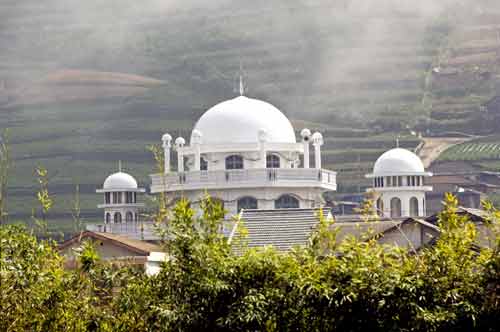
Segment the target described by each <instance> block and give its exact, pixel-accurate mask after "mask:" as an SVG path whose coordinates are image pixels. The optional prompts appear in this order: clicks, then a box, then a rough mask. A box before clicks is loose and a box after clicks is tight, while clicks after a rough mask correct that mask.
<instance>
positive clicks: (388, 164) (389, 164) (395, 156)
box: [373, 148, 425, 176]
mask: <svg viewBox="0 0 500 332" xmlns="http://www.w3.org/2000/svg"><path fill="white" fill-rule="evenodd" d="M420 173H422V175H423V173H425V169H424V164H422V160H420V158H419V157H418V156H417V155H416V154H415V153H413V152H411V151H409V150H406V149H402V148H395V149H391V150H389V151H386V152H385V153H383V154H382V155H381V156H380V157H379V158H378V159H377V161H376V162H375V166H374V167H373V175H375V176H384V175H406V174H408V175H411V174H415V175H418V174H420Z"/></svg>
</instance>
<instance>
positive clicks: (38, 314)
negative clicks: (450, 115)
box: [0, 196, 500, 331]
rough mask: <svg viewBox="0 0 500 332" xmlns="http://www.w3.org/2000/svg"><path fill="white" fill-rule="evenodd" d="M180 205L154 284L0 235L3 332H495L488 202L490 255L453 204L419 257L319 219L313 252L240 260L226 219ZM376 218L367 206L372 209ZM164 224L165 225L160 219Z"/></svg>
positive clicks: (495, 219)
mask: <svg viewBox="0 0 500 332" xmlns="http://www.w3.org/2000/svg"><path fill="white" fill-rule="evenodd" d="M200 204H201V207H202V209H203V213H202V215H201V216H199V217H198V216H196V215H195V212H194V211H193V210H192V209H191V208H190V204H189V202H188V201H186V200H184V199H182V200H180V201H179V202H178V203H177V205H176V206H175V207H174V209H173V211H171V216H170V217H169V218H168V225H164V226H168V227H167V228H166V229H167V234H166V237H165V241H166V242H165V250H166V252H167V256H168V257H169V259H168V260H167V261H166V262H164V263H163V268H162V270H161V271H160V273H159V274H158V275H156V276H153V277H147V276H146V275H145V274H143V273H140V272H137V271H132V270H129V269H124V268H119V267H111V266H109V265H107V264H105V263H104V262H101V261H100V260H99V258H98V255H97V254H96V252H95V249H94V248H93V246H92V244H91V243H83V244H82V247H81V249H80V255H79V264H78V267H77V269H76V270H73V271H67V270H64V269H63V259H62V257H60V256H59V254H58V253H57V251H56V249H55V247H54V245H55V244H54V243H51V242H49V241H37V240H36V239H35V238H34V237H33V236H32V235H31V234H29V233H28V232H27V231H26V229H23V228H21V227H18V226H6V227H3V228H1V229H0V234H1V237H0V241H1V244H2V251H1V256H0V263H1V267H0V272H1V277H2V280H1V281H2V283H1V285H0V290H1V296H2V298H1V303H2V310H0V330H2V331H24V330H33V331H62V330H67V331H86V330H89V331H94V330H98V331H198V330H203V331H302V330H311V331H336V330H341V331H367V330H370V331H494V330H495V329H496V328H497V324H498V314H499V312H500V305H499V303H500V292H499V281H500V280H499V275H500V252H499V248H500V237H499V236H498V235H499V232H498V231H499V227H500V224H499V220H500V215H499V212H498V211H496V210H495V209H494V208H493V207H492V206H491V205H485V208H486V211H487V213H488V215H489V216H490V218H489V220H488V222H487V224H486V225H487V227H489V229H490V230H491V231H492V233H493V234H495V236H496V237H495V241H496V244H497V246H496V247H493V248H492V249H487V248H479V247H478V246H477V245H476V243H477V242H476V240H477V239H476V237H477V233H478V231H477V230H476V226H475V224H474V223H472V222H471V221H469V220H468V219H467V218H466V217H464V216H461V215H460V214H458V213H457V201H456V199H455V198H454V197H453V196H448V197H447V198H446V206H445V208H444V210H443V211H442V213H441V214H440V216H439V227H440V229H441V234H440V236H439V237H438V238H437V240H436V241H435V243H434V244H433V245H431V246H429V247H426V248H423V249H422V250H421V251H420V252H418V253H417V254H415V252H413V251H410V252H408V251H407V250H404V249H402V248H398V247H393V246H387V245H381V244H379V242H378V241H377V239H376V238H374V237H363V238H362V239H358V238H355V237H353V236H351V237H348V238H347V239H345V240H343V241H337V237H336V233H335V232H332V231H331V229H332V228H331V226H332V223H334V221H333V220H329V219H327V218H324V216H320V221H321V222H320V224H319V227H318V228H317V230H316V231H315V232H314V233H313V236H312V237H311V240H310V242H309V244H308V245H307V246H305V247H303V248H302V247H297V248H295V249H293V250H292V251H291V252H289V253H280V252H278V251H276V250H275V249H274V248H272V247H267V248H258V249H255V248H246V247H245V246H244V242H242V243H239V245H240V247H239V249H238V250H237V251H236V252H235V251H233V248H232V244H231V243H229V240H228V239H227V238H226V237H224V236H223V235H222V232H221V227H223V225H222V223H221V222H220V220H221V219H222V217H223V215H224V210H223V208H222V206H220V204H219V202H218V201H216V200H211V199H210V198H209V197H206V198H205V199H204V200H203V201H202V202H201V203H200ZM366 208H367V209H370V206H368V205H367V206H366ZM163 222H167V220H164V221H163Z"/></svg>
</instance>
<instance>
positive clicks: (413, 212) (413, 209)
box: [410, 197, 418, 217]
mask: <svg viewBox="0 0 500 332" xmlns="http://www.w3.org/2000/svg"><path fill="white" fill-rule="evenodd" d="M410 216H411V217H418V199H417V198H416V197H412V198H410Z"/></svg>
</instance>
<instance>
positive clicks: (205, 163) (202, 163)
mask: <svg viewBox="0 0 500 332" xmlns="http://www.w3.org/2000/svg"><path fill="white" fill-rule="evenodd" d="M200 170H201V171H208V161H206V160H205V158H203V157H201V158H200Z"/></svg>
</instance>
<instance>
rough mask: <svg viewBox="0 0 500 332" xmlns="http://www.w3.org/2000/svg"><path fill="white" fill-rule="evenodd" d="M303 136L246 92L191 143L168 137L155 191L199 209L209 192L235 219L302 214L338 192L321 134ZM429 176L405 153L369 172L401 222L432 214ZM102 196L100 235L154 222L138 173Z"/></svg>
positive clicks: (115, 177) (219, 108)
mask: <svg viewBox="0 0 500 332" xmlns="http://www.w3.org/2000/svg"><path fill="white" fill-rule="evenodd" d="M295 133H296V131H295V129H294V128H293V126H292V124H291V123H290V121H289V120H288V118H287V117H286V116H285V115H284V114H283V113H282V112H281V111H280V110H278V109H277V108H276V107H274V106H273V105H271V104H269V103H267V102H265V101H262V100H258V99H252V98H248V97H246V96H244V95H243V91H242V89H241V88H240V95H239V96H237V97H236V98H234V99H230V100H227V101H223V102H221V103H219V104H217V105H215V106H213V107H212V108H210V109H209V110H208V111H206V112H205V113H204V114H203V115H202V116H201V117H200V119H199V120H198V121H197V123H196V125H195V126H194V128H193V130H192V132H191V137H190V139H189V144H187V143H186V140H185V139H184V138H183V137H177V138H175V140H173V138H172V136H171V135H169V134H165V135H163V137H162V143H163V149H164V161H165V164H164V172H163V173H162V174H152V175H151V187H150V192H151V193H152V194H157V193H161V192H163V193H166V194H167V195H169V197H171V198H172V199H176V198H180V197H185V198H187V199H189V200H190V201H191V203H192V206H193V207H194V208H198V207H199V205H198V204H199V202H200V200H201V199H202V198H203V197H204V196H205V195H207V194H209V195H210V196H211V197H213V198H215V199H217V200H220V201H221V203H222V204H223V206H224V208H225V210H226V211H227V213H228V216H229V217H230V216H234V215H236V214H238V213H241V212H242V211H253V212H254V213H257V212H258V211H261V212H262V215H266V213H267V214H268V215H269V216H271V215H273V213H275V214H276V213H277V211H284V212H285V211H286V212H287V214H288V215H290V214H293V213H296V214H297V215H300V214H301V213H302V214H303V213H304V211H308V210H309V211H313V210H315V209H316V210H317V209H320V208H322V207H323V206H324V201H323V199H322V194H323V193H324V192H326V191H335V190H336V189H337V183H336V173H335V172H334V171H331V170H326V169H323V168H322V166H321V146H322V145H323V136H322V134H321V133H319V132H315V133H311V131H310V130H309V129H307V128H304V129H302V130H301V131H300V138H299V140H298V141H297V138H296V134H295ZM311 145H312V147H311ZM174 150H175V152H176V154H174V153H173V152H174ZM310 150H314V153H313V155H314V158H313V159H314V162H313V163H311V161H310ZM311 152H312V151H311ZM174 155H176V156H177V160H176V162H175V160H174V162H172V161H173V160H172V159H173V158H172V156H174ZM429 176H432V174H431V173H428V172H426V171H425V170H424V166H423V164H422V161H421V160H420V158H419V157H418V156H417V155H416V154H414V153H413V152H411V151H409V150H406V149H402V148H395V149H392V150H389V151H387V152H385V153H384V154H382V155H381V156H380V157H379V158H378V160H377V161H376V162H375V165H374V168H373V173H372V174H367V175H366V177H368V178H371V179H373V186H372V188H370V189H369V191H373V192H374V193H375V195H374V196H375V199H376V202H375V203H376V204H375V206H376V208H377V211H378V213H379V214H380V215H381V216H382V217H386V218H395V219H397V218H400V219H401V218H404V217H423V216H425V215H426V204H425V193H426V192H427V191H431V190H432V187H430V186H427V185H425V179H426V178H427V177H429ZM97 192H98V193H103V194H104V202H103V204H100V205H99V206H98V207H99V208H102V209H103V210H104V224H103V225H102V227H100V228H99V229H98V230H99V231H102V230H104V231H108V232H115V231H116V232H121V231H118V229H120V230H123V228H124V227H125V228H126V229H127V230H130V229H132V230H137V229H139V227H138V225H139V224H140V225H141V227H140V229H141V230H142V231H144V223H147V221H142V220H141V219H140V218H139V217H138V216H139V210H140V209H141V208H142V204H140V203H138V202H137V193H142V192H144V189H143V188H139V187H138V185H137V181H136V180H135V179H134V178H133V177H132V176H131V175H129V174H126V173H124V172H121V171H120V172H118V173H115V174H112V175H110V176H109V177H108V178H107V179H106V180H105V181H104V185H103V188H102V189H98V190H97ZM266 211H267V212H266ZM273 211H274V212H273ZM249 218H250V217H249ZM269 218H271V217H269ZM262 222H265V221H262ZM118 226H119V227H118ZM122 233H123V232H122ZM142 236H143V238H144V234H143V235H142Z"/></svg>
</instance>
